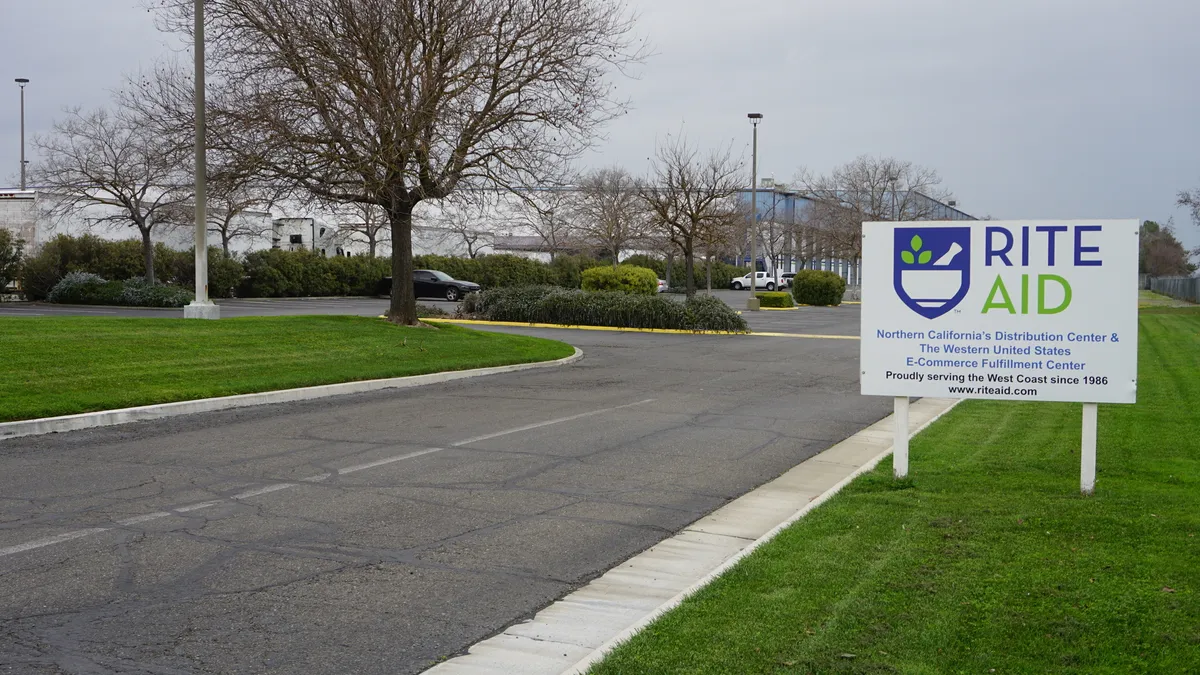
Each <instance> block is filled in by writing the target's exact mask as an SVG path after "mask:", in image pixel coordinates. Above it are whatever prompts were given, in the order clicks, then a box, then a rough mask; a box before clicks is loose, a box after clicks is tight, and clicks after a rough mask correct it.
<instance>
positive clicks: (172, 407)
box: [0, 347, 583, 441]
mask: <svg viewBox="0 0 1200 675" xmlns="http://www.w3.org/2000/svg"><path fill="white" fill-rule="evenodd" d="M581 358H583V351H582V350H581V349H579V348H578V347H575V353H574V354H572V355H571V356H568V357H565V358H561V359H558V360H556V361H540V362H537V363H518V364H514V365H510V366H493V367H491V368H475V369H472V370H451V371H446V372H441V373H429V374H427V375H410V376H408V377H390V378H384V379H379V380H360V381H357V382H340V383H337V384H323V385H319V386H315V387H300V388H297V389H280V390H277V391H264V392H259V393H255V394H238V395H236V396H220V397H217V398H202V399H196V400H194V401H177V402H175V403H159V404H155V405H143V406H138V407H136V408H121V409H118V410H101V411H99V412H91V413H81V414H78V415H63V416H61V417H43V418H40V419H34V420H21V421H17V422H4V423H2V424H0V441H2V440H4V439H8V438H19V437H22V436H36V435H40V434H53V433H62V432H65V431H78V430H81V429H92V428H95V427H108V426H115V425H118V424H128V423H130V422H143V421H147V420H156V419H161V418H164V417H175V416H177V415H193V414H196V413H205V412H215V411H218V410H229V409H232V408H249V407H251V406H258V405H267V404H271V403H291V402H294V401H308V400H312V399H318V398H326V397H330V396H343V395H345V394H361V393H365V392H370V391H378V390H381V389H403V388H407V387H419V386H422V385H428V384H439V383H442V382H450V381H452V380H461V379H466V378H470V377H482V376H484V375H498V374H500V373H512V372H518V371H522V370H533V369H537V368H552V367H555V366H565V365H567V364H569V363H574V362H575V361H578V360H579V359H581Z"/></svg>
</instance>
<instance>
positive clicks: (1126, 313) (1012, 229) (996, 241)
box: [861, 220, 1140, 494]
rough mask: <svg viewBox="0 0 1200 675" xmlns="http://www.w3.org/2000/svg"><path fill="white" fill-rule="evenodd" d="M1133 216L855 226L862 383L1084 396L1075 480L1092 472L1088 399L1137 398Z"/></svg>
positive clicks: (898, 456) (918, 390)
mask: <svg viewBox="0 0 1200 675" xmlns="http://www.w3.org/2000/svg"><path fill="white" fill-rule="evenodd" d="M1139 226H1140V222H1139V221H1136V220H1101V221H1096V220H1080V221H1065V220H1054V221H973V222H968V221H948V222H934V221H931V222H882V223H864V224H863V283H862V347H861V348H862V352H861V361H862V379H861V385H862V393H863V394H867V395H875V396H892V397H895V411H896V425H897V431H896V443H895V457H894V459H893V466H894V467H895V474H896V477H897V478H903V477H904V476H906V475H907V473H908V424H907V420H908V397H909V396H935V397H946V398H986V399H1004V400H1014V401H1073V402H1081V403H1083V404H1084V408H1083V444H1082V456H1081V466H1080V488H1081V490H1082V491H1083V492H1084V493H1085V494H1091V493H1092V491H1093V490H1094V488H1095V479H1096V478H1095V477H1096V415H1097V411H1096V404H1097V403H1134V402H1135V401H1136V399H1137V293H1138V290H1137V268H1138V230H1139Z"/></svg>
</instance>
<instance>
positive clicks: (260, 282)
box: [209, 249, 391, 298]
mask: <svg viewBox="0 0 1200 675" xmlns="http://www.w3.org/2000/svg"><path fill="white" fill-rule="evenodd" d="M244 266H245V276H244V277H243V279H242V282H241V284H239V286H238V297H242V298H300V297H329V296H343V295H375V294H376V293H377V292H378V288H379V282H380V280H382V279H383V277H385V276H388V275H389V274H390V273H391V260H390V259H388V258H366V257H351V258H344V257H340V256H338V257H333V258H326V257H325V256H322V255H320V254H317V253H313V252H312V251H308V250H301V251H284V250H281V249H267V250H264V251H254V252H252V253H247V254H246V257H245V263H244ZM209 285H210V286H211V283H210V284H209Z"/></svg>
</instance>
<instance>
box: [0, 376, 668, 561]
mask: <svg viewBox="0 0 1200 675" xmlns="http://www.w3.org/2000/svg"><path fill="white" fill-rule="evenodd" d="M654 400H655V399H652V398H648V399H644V400H641V401H637V402H636V403H626V404H625V405H618V406H613V407H611V408H601V409H599V410H591V411H588V412H585V413H579V414H577V415H568V416H566V417H557V418H555V419H552V420H546V421H544V422H536V423H534V424H526V425H523V426H519V427H514V428H512V429H505V430H503V431H497V432H495V433H492V434H485V435H483V436H476V437H474V438H468V439H466V440H462V441H458V442H457V443H451V444H450V446H449V447H455V448H457V447H461V446H464V445H470V444H471V443H478V442H479V441H486V440H488V439H492V438H499V437H500V436H508V435H510V434H515V433H519V432H522V431H530V430H532V429H540V428H542V427H548V426H551V425H554V424H562V423H563V422H570V421H572V420H578V419H583V418H585V417H592V416H595V415H602V414H604V413H607V412H613V411H616V410H623V409H625V408H632V407H635V406H639V405H645V404H647V403H651V402H653V401H654ZM445 449H446V448H424V449H421V450H416V451H413V452H406V453H404V454H402V455H396V456H394V457H385V458H383V459H377V460H374V461H371V462H364V463H362V464H355V465H352V466H347V467H344V468H341V469H337V470H336V471H335V472H332V473H330V472H326V473H320V474H317V475H315V476H309V477H308V478H302V479H300V480H298V481H289V482H281V483H271V484H269V485H263V486H261V487H256V488H252V489H249V490H245V491H242V492H239V493H238V494H236V495H233V496H231V497H229V498H227V499H218V500H214V501H207V502H198V503H195V504H189V505H186V506H180V507H178V508H174V509H171V510H169V511H155V512H153V513H147V514H143V515H140V516H132V517H130V518H125V519H123V520H118V521H116V522H115V525H114V526H112V527H89V528H85V529H81V530H74V531H71V532H64V533H62V534H56V535H54V536H53V537H46V538H44V539H35V540H33V541H29V542H25V543H24V544H16V545H14V546H8V547H5V548H0V558H4V557H6V556H10V555H14V554H17V553H23V552H25V551H32V550H34V549H39V548H44V547H46V546H53V545H55V544H61V543H63V542H68V541H72V540H74V539H81V538H83V537H88V536H91V535H93V534H100V533H102V532H111V531H112V530H114V529H116V528H117V527H118V526H123V527H128V526H130V525H139V524H141V523H146V522H150V521H152V520H158V519H160V518H166V517H168V516H171V515H175V514H178V513H187V512H190V511H198V510H200V509H206V508H209V507H212V506H217V505H219V504H223V503H227V502H231V501H241V500H243V499H250V498H251V497H260V496H262V495H266V494H271V493H272V492H279V491H280V490H286V489H288V488H293V487H297V486H300V485H304V484H305V483H308V484H312V483H320V482H322V481H326V480H329V479H330V478H332V477H333V476H335V475H338V476H343V475H346V474H352V473H357V472H359V471H366V470H368V469H375V468H378V467H381V466H386V465H388V464H394V463H396V462H401V461H404V460H406V459H414V458H416V457H421V456H424V455H431V454H433V453H435V452H441V451H443V450H445Z"/></svg>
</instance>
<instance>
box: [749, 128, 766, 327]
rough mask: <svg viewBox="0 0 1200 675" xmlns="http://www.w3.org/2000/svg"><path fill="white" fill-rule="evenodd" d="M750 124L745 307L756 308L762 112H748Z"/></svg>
mask: <svg viewBox="0 0 1200 675" xmlns="http://www.w3.org/2000/svg"><path fill="white" fill-rule="evenodd" d="M746 117H747V118H749V120H750V125H751V126H753V127H754V145H753V149H752V150H751V154H750V157H751V160H750V299H749V300H747V301H746V308H747V309H751V310H755V309H758V298H757V297H756V296H755V295H754V291H756V290H758V264H757V258H758V250H757V246H756V244H755V240H756V239H758V123H759V122H761V121H762V118H763V116H762V113H748V114H747V115H746Z"/></svg>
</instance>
